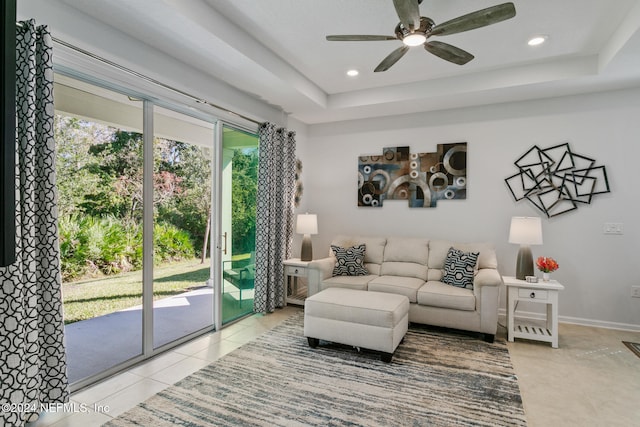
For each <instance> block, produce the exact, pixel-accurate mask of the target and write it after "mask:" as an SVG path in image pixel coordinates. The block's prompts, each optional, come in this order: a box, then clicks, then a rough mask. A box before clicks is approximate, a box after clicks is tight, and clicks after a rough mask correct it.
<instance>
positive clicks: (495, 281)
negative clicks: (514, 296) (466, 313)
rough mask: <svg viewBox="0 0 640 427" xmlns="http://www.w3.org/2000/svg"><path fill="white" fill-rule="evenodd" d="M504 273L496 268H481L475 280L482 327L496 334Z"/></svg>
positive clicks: (474, 286)
mask: <svg viewBox="0 0 640 427" xmlns="http://www.w3.org/2000/svg"><path fill="white" fill-rule="evenodd" d="M500 285H502V275H501V274H500V273H499V272H498V270H497V269H495V268H481V269H480V270H478V274H476V277H475V278H474V280H473V292H474V294H475V295H476V310H477V311H478V312H479V313H480V325H481V326H480V328H481V330H482V331H484V332H485V333H488V334H492V335H495V334H496V330H497V328H498V308H499V304H500V288H501V286H500Z"/></svg>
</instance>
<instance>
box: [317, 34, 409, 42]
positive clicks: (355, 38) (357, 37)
mask: <svg viewBox="0 0 640 427" xmlns="http://www.w3.org/2000/svg"><path fill="white" fill-rule="evenodd" d="M327 40H328V41H330V42H360V41H379V40H398V38H397V37H395V36H367V35H363V34H352V35H339V36H327Z"/></svg>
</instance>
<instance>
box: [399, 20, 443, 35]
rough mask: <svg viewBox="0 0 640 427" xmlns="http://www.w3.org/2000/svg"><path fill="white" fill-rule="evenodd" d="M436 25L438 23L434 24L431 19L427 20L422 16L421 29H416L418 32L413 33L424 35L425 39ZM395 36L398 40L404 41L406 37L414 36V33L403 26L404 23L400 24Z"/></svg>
mask: <svg viewBox="0 0 640 427" xmlns="http://www.w3.org/2000/svg"><path fill="white" fill-rule="evenodd" d="M435 25H436V23H435V22H433V20H432V19H431V18H426V17H424V16H421V17H420V27H419V28H416V30H415V31H413V33H418V34H423V35H424V36H425V37H428V36H429V34H430V33H431V30H432V29H433V27H435ZM395 34H396V37H397V38H398V40H402V39H404V38H405V37H406V36H408V35H410V34H412V32H411V31H409V29H407V28H405V26H404V25H402V23H399V24H398V25H396V31H395Z"/></svg>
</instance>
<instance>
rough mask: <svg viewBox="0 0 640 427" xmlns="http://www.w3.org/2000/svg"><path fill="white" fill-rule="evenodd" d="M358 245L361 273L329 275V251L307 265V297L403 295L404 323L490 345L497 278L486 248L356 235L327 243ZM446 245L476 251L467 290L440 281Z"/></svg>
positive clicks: (495, 319)
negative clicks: (333, 292)
mask: <svg viewBox="0 0 640 427" xmlns="http://www.w3.org/2000/svg"><path fill="white" fill-rule="evenodd" d="M362 244H364V245H365V254H364V267H365V268H366V273H367V274H365V275H336V276H334V275H333V271H334V266H335V265H336V257H335V256H334V254H333V251H332V250H331V249H330V251H329V254H330V256H329V257H327V258H323V259H319V260H314V261H312V262H311V263H310V264H309V283H308V294H309V296H311V295H313V294H315V293H318V292H320V291H322V290H324V289H326V288H331V287H341V288H349V289H359V290H364V291H376V292H387V293H394V294H400V295H405V296H406V297H407V298H408V299H409V303H410V305H409V321H410V322H414V323H423V324H428V325H435V326H442V327H448V328H454V329H462V330H468V331H474V332H479V333H482V334H484V338H485V340H487V341H489V342H492V341H493V339H494V336H495V333H496V330H497V325H498V304H499V293H500V285H501V284H502V276H501V275H500V273H499V272H498V263H497V259H496V253H495V250H494V249H493V247H492V246H491V245H490V244H486V243H456V242H450V241H443V240H429V239H423V238H407V237H361V236H339V237H336V238H335V239H334V240H333V241H332V242H331V245H335V246H338V247H341V248H349V247H353V246H358V245H362ZM452 247H453V248H455V249H458V250H460V251H464V252H470V253H479V256H478V258H477V262H476V266H475V271H473V273H472V282H473V289H470V288H468V287H467V288H465V287H457V286H452V285H450V284H445V283H443V282H442V281H441V280H443V275H444V267H445V260H446V258H447V254H448V253H449V249H450V248H452ZM449 264H450V266H451V263H449ZM449 277H451V276H449Z"/></svg>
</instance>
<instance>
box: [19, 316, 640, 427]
mask: <svg viewBox="0 0 640 427" xmlns="http://www.w3.org/2000/svg"><path fill="white" fill-rule="evenodd" d="M298 310H300V309H299V308H297V307H293V306H288V307H286V308H284V309H282V310H277V311H276V312H275V313H272V314H269V315H254V316H251V317H248V318H246V319H244V320H242V321H240V322H238V323H235V324H233V325H231V326H229V327H227V328H225V329H223V330H222V331H219V332H215V333H211V334H207V335H205V336H203V337H200V338H197V339H195V340H193V341H191V342H189V343H186V344H184V345H182V346H180V347H178V348H176V349H173V350H171V351H168V352H167V353H164V354H162V355H159V356H157V357H155V358H153V359H151V360H149V361H147V362H145V363H143V364H140V365H138V366H136V367H134V368H131V369H129V370H128V371H126V372H123V373H121V374H119V375H116V376H114V377H112V378H110V379H108V380H105V381H103V382H101V383H99V384H97V385H95V386H92V387H90V388H87V389H85V390H81V391H80V392H78V393H74V394H73V395H72V397H71V403H70V404H69V405H67V406H66V407H65V408H60V409H59V410H58V411H57V412H49V413H45V414H44V415H43V416H41V417H40V419H39V420H38V421H37V422H35V423H32V424H28V426H30V427H31V426H34V427H35V426H56V427H63V426H82V427H87V426H99V425H102V424H103V423H105V422H107V421H109V420H110V419H111V418H113V417H116V416H118V415H119V414H121V413H123V412H125V411H126V410H128V409H130V408H132V407H134V406H135V405H137V404H138V403H139V402H142V401H144V400H146V399H147V398H149V397H150V396H152V395H153V394H155V393H157V392H159V391H161V390H163V389H165V388H167V387H169V386H170V385H171V384H173V383H175V382H176V381H178V380H180V379H182V378H184V377H186V376H187V375H190V374H191V373H193V372H195V371H196V370H198V369H200V368H202V367H204V366H205V365H207V364H209V363H211V362H213V361H215V360H217V359H219V358H220V357H222V356H224V355H225V354H227V353H229V352H231V351H233V350H235V349H236V348H238V347H240V346H241V345H243V344H245V343H247V342H249V341H251V340H252V339H254V338H255V337H257V336H258V335H260V334H262V333H264V332H265V331H267V330H269V329H271V328H273V327H274V326H276V325H277V324H279V323H280V322H282V321H283V320H284V319H286V318H287V317H289V316H290V315H291V314H293V313H295V312H296V311H298ZM504 333H505V331H504V329H502V328H501V329H500V331H499V334H502V335H503V336H504ZM623 340H624V341H632V342H640V333H637V332H628V331H617V330H609V329H600V328H591V327H584V326H576V325H570V324H561V325H560V343H559V348H558V349H552V348H551V347H550V345H549V344H546V343H539V342H532V341H526V340H516V341H515V342H513V343H509V344H508V348H509V352H510V354H511V359H512V362H513V366H514V368H515V371H516V374H517V375H518V380H519V383H520V389H521V393H522V397H523V402H524V408H525V412H526V414H527V422H528V425H529V427H538V426H545V427H546V426H560V425H561V426H581V427H588V426H607V427H609V426H624V427H627V426H636V425H640V405H639V404H638V402H640V358H638V357H637V356H635V355H634V354H633V353H632V352H631V351H629V350H628V349H627V348H626V347H625V346H624V345H623V344H622V341H623Z"/></svg>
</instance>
